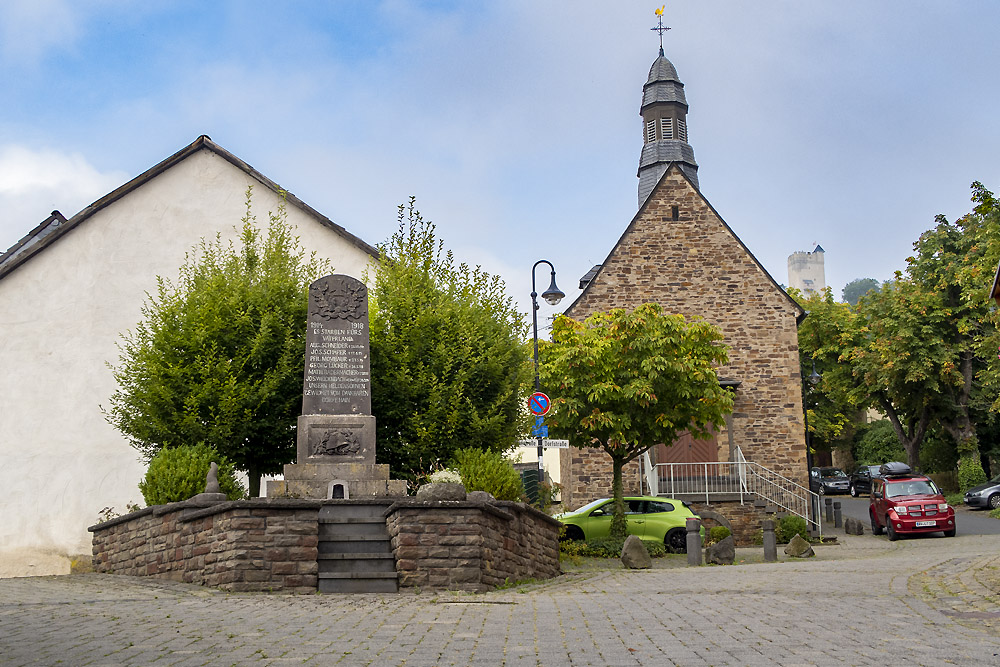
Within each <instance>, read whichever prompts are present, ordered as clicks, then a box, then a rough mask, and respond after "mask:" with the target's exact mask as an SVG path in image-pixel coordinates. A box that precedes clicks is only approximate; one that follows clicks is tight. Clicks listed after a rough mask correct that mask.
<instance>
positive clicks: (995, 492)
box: [964, 475, 1000, 510]
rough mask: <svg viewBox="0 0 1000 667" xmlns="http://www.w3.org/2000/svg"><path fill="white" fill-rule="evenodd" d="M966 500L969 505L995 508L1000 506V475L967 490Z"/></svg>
mask: <svg viewBox="0 0 1000 667" xmlns="http://www.w3.org/2000/svg"><path fill="white" fill-rule="evenodd" d="M964 500H965V504H966V505H968V506H969V507H989V508H990V509H993V510H995V509H997V508H998V507H1000V475H997V476H996V477H994V478H993V479H991V480H990V481H988V482H986V483H985V484H980V485H979V486H974V487H972V488H971V489H969V490H968V491H966V492H965V499H964Z"/></svg>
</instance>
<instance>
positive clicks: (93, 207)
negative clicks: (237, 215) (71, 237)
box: [0, 134, 379, 280]
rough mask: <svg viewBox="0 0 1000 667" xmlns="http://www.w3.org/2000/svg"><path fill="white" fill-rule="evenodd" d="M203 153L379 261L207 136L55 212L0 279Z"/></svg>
mask: <svg viewBox="0 0 1000 667" xmlns="http://www.w3.org/2000/svg"><path fill="white" fill-rule="evenodd" d="M201 150H208V151H211V152H212V153H215V154H216V155H218V156H219V157H221V158H222V159H223V160H225V161H226V162H229V163H230V164H232V165H233V166H235V167H236V168H238V169H240V170H242V171H244V172H245V173H247V174H248V175H250V176H252V177H253V178H254V179H255V180H257V181H259V182H260V183H262V184H263V185H264V186H265V187H267V188H270V189H271V190H273V191H274V192H279V193H284V196H285V201H287V202H288V204H289V205H291V206H295V207H296V208H299V209H301V210H303V211H305V212H306V213H309V214H310V215H312V216H313V217H314V218H316V220H317V221H318V222H319V223H320V224H322V225H323V226H324V227H327V228H329V229H331V230H333V231H334V232H335V233H337V234H339V235H340V236H342V237H343V238H344V239H345V240H346V241H348V242H349V243H351V244H353V245H355V246H357V247H358V248H360V249H361V250H363V251H364V252H366V253H368V254H369V255H371V256H372V257H375V258H377V257H378V256H379V252H378V250H377V249H376V248H375V247H374V246H372V245H370V244H368V243H366V242H365V241H363V240H362V239H361V238H359V237H357V236H355V235H354V234H351V233H350V232H348V231H347V230H346V229H344V228H343V227H341V226H340V225H338V224H337V223H335V222H334V221H333V220H330V219H329V218H328V217H326V216H325V215H323V214H322V213H320V212H319V211H317V210H316V209H314V208H313V207H311V206H309V205H308V204H306V203H305V202H304V201H302V200H301V199H299V198H298V197H296V196H295V195H293V194H292V193H291V192H288V191H287V190H285V189H283V188H281V187H280V186H279V185H278V184H277V183H275V182H274V181H272V180H271V179H270V178H268V177H267V176H265V175H264V174H262V173H260V172H259V171H257V170H256V169H254V168H253V167H251V166H250V165H249V164H247V163H246V162H244V161H243V160H241V159H240V158H238V157H236V156H235V155H233V154H232V153H230V152H229V151H227V150H226V149H224V148H222V147H221V146H219V145H218V144H216V143H215V142H214V141H212V139H211V137H209V136H208V135H205V134H203V135H201V136H200V137H198V138H197V139H195V140H194V141H193V142H192V143H190V144H188V145H187V146H185V147H184V148H182V149H181V150H179V151H177V152H176V153H174V154H173V155H171V156H170V157H168V158H167V159H165V160H163V161H161V162H159V163H158V164H156V165H154V166H153V167H151V168H150V169H147V170H146V171H144V172H143V173H141V174H139V175H138V176H136V177H135V178H133V179H132V180H131V181H129V182H128V183H125V184H124V185H122V186H121V187H119V188H117V189H116V190H113V191H112V192H109V193H108V194H106V195H104V196H103V197H101V198H100V199H98V200H97V201H95V202H94V203H92V204H90V205H89V206H87V207H86V208H84V209H83V210H82V211H80V212H79V213H77V214H76V215H74V216H73V217H71V218H69V219H68V220H67V219H66V218H65V217H63V215H62V214H61V213H59V211H53V212H52V215H50V216H49V217H48V218H46V219H45V220H43V221H42V222H41V223H40V224H39V225H38V226H37V227H35V228H34V229H33V230H31V231H30V232H28V233H27V234H26V235H25V236H24V238H22V239H21V240H20V241H18V242H17V243H15V244H14V245H13V246H11V248H10V249H9V250H7V251H6V252H4V253H3V254H2V255H0V280H3V278H4V277H5V276H7V275H8V274H9V273H11V272H12V271H14V270H15V269H16V268H17V267H19V266H21V265H22V264H24V263H25V262H27V261H28V260H30V259H31V258H32V257H34V256H35V255H37V254H38V253H40V252H42V251H43V250H45V249H46V248H47V247H49V246H50V245H52V244H53V243H55V242H56V241H58V240H59V239H60V238H62V237H63V235H65V234H66V233H68V232H69V231H70V230H72V229H74V228H75V227H77V226H78V225H81V224H83V223H84V222H86V221H87V220H88V219H89V218H90V217H91V216H92V215H94V214H95V213H97V212H98V211H100V210H101V209H103V208H105V207H107V206H110V205H111V204H113V203H114V202H116V201H118V200H119V199H121V198H122V197H124V196H125V195H127V194H129V193H130V192H132V191H133V190H135V189H137V188H139V187H140V186H142V185H143V184H145V183H147V182H149V181H151V180H152V179H154V178H156V177H157V176H159V175H160V174H162V173H163V172H165V171H166V170H168V169H170V168H171V167H173V166H175V165H176V164H178V163H180V162H181V161H183V160H184V159H185V158H188V157H190V156H191V155H194V154H195V153H197V152H198V151H201Z"/></svg>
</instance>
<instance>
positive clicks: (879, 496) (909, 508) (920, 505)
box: [868, 463, 956, 540]
mask: <svg viewBox="0 0 1000 667" xmlns="http://www.w3.org/2000/svg"><path fill="white" fill-rule="evenodd" d="M880 472H881V476H879V477H873V478H872V493H871V505H870V507H869V509H868V514H869V516H870V518H871V521H872V533H874V534H875V535H881V534H882V530H883V529H885V531H886V533H888V535H889V539H890V540H897V539H899V536H900V535H909V534H917V535H919V534H922V533H937V532H943V533H944V535H945V537H955V530H956V526H955V509H954V508H953V507H950V506H949V505H948V503H946V502H945V500H944V495H943V494H942V493H941V490H940V489H939V488H938V487H937V484H935V483H934V482H933V481H932V480H931V479H930V478H929V477H925V476H923V475H916V474H914V473H913V472H912V471H911V470H910V467H909V466H907V465H906V464H901V463H896V464H886V465H884V466H882V469H881V471H880Z"/></svg>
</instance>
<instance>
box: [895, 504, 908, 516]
mask: <svg viewBox="0 0 1000 667" xmlns="http://www.w3.org/2000/svg"><path fill="white" fill-rule="evenodd" d="M892 509H893V510H895V512H896V514H906V505H896V506H895V507H893V508H892Z"/></svg>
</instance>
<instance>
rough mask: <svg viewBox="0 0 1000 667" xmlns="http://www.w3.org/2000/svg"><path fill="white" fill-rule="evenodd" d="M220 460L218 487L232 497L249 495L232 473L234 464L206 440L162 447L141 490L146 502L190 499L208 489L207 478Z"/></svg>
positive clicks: (143, 481) (161, 502)
mask: <svg viewBox="0 0 1000 667" xmlns="http://www.w3.org/2000/svg"><path fill="white" fill-rule="evenodd" d="M213 461H214V462H216V463H218V464H219V474H218V477H219V488H220V489H221V490H222V492H223V493H224V494H226V496H227V497H228V498H229V499H230V500H238V499H240V498H243V497H244V496H246V489H244V488H243V485H242V484H240V482H239V481H238V480H237V479H236V477H235V475H234V474H233V465H232V463H230V462H229V460H228V459H226V458H225V457H223V456H219V453H218V452H216V451H215V450H214V449H213V448H212V447H209V446H208V445H205V444H197V445H180V446H177V447H167V448H164V449H161V450H160V451H159V452H158V453H157V454H156V456H154V457H153V458H152V460H151V461H150V462H149V468H148V469H147V470H146V477H145V479H143V480H142V481H141V482H139V490H140V491H142V497H143V498H145V499H146V505H165V504H166V503H173V502H178V501H180V500H187V499H188V498H191V497H192V496H196V495H198V494H199V493H204V492H205V479H206V477H207V476H208V469H209V466H210V464H211V463H212V462H213Z"/></svg>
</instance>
